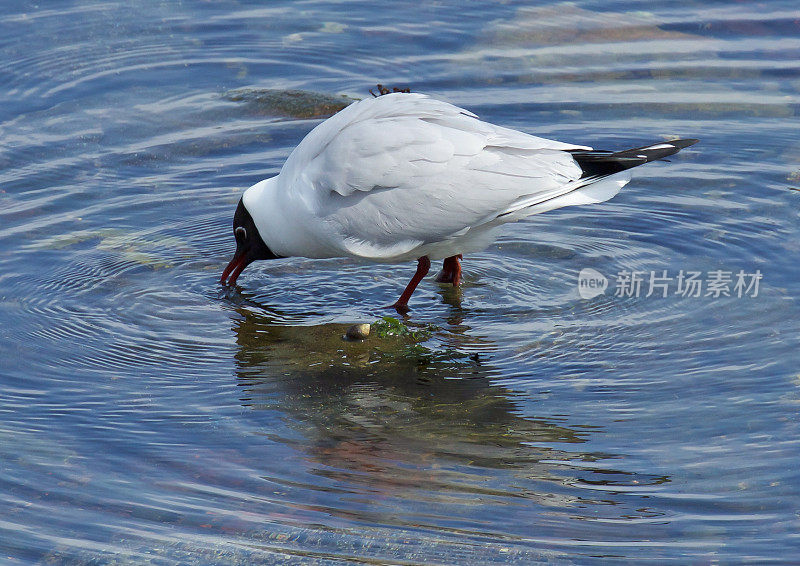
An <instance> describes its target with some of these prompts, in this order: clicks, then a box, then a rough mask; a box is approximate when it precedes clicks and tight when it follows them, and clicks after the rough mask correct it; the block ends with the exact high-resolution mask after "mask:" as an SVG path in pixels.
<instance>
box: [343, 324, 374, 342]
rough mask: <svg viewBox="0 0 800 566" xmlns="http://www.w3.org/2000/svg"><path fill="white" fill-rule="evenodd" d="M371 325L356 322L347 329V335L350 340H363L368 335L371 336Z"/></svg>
mask: <svg viewBox="0 0 800 566" xmlns="http://www.w3.org/2000/svg"><path fill="white" fill-rule="evenodd" d="M369 331H370V325H369V324H367V323H364V324H354V325H353V326H351V327H350V328H348V329H347V333H345V336H346V337H347V339H348V340H363V339H364V338H366V337H367V336H369Z"/></svg>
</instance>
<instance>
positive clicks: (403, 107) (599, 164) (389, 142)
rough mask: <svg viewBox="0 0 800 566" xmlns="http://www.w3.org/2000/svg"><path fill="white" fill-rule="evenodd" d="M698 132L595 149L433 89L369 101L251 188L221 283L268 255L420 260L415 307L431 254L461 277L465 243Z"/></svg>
mask: <svg viewBox="0 0 800 566" xmlns="http://www.w3.org/2000/svg"><path fill="white" fill-rule="evenodd" d="M696 141H697V140H693V139H684V140H675V141H670V142H661V143H657V144H654V145H650V146H646V147H640V148H635V149H629V150H625V151H618V152H611V151H594V150H592V148H590V147H586V146H580V145H573V144H569V143H563V142H559V141H553V140H548V139H544V138H540V137H536V136H532V135H529V134H525V133H523V132H519V131H516V130H511V129H508V128H504V127H502V126H495V125H493V124H489V123H487V122H482V121H481V120H479V119H478V117H477V116H475V114H473V113H471V112H469V111H467V110H464V109H462V108H459V107H457V106H453V105H452V104H448V103H446V102H442V101H439V100H435V99H433V98H429V97H428V96H425V95H422V94H406V93H394V94H387V95H385V96H379V97H377V98H371V99H366V100H362V101H360V102H356V103H354V104H352V105H350V106H348V107H347V108H345V109H343V110H342V111H340V112H339V113H338V114H335V115H334V116H332V117H330V118H328V119H327V120H325V121H324V122H322V123H321V124H319V125H318V126H317V127H315V128H314V129H313V130H311V132H310V133H309V134H308V135H307V136H306V137H305V138H304V139H303V140H302V141H301V142H300V145H298V146H297V147H296V148H295V149H294V151H292V153H291V154H290V155H289V158H288V159H287V160H286V163H285V164H284V165H283V168H282V169H281V171H280V173H279V174H278V175H277V176H275V177H272V178H270V179H265V180H263V181H261V182H260V183H256V184H255V185H253V186H252V187H250V188H249V189H247V190H246V191H245V192H244V194H243V196H242V199H241V200H240V201H239V206H238V207H237V209H236V214H235V215H234V217H233V234H234V237H235V238H236V253H235V254H234V256H233V259H232V260H231V261H230V263H229V264H228V266H227V267H226V268H225V271H223V273H222V277H221V279H220V282H221V283H223V284H225V283H226V281H227V283H229V284H231V285H233V284H234V283H235V282H236V279H237V277H239V274H241V272H242V270H244V268H245V267H247V266H248V265H249V264H250V263H251V262H253V261H255V260H260V259H276V258H283V257H291V256H300V257H308V258H331V257H358V258H366V259H370V260H375V261H382V262H396V261H402V260H408V259H416V260H417V262H418V263H417V272H416V273H415V274H414V277H413V278H412V279H411V282H410V283H409V284H408V286H407V287H406V288H405V290H404V291H403V293H402V295H400V298H399V299H398V300H397V302H396V303H395V304H394V305H392V306H394V307H395V308H396V309H397V310H398V311H399V312H406V311H407V310H408V300H409V298H410V297H411V294H412V293H413V292H414V289H415V288H416V287H417V284H418V283H419V282H420V280H421V279H422V278H423V277H424V276H425V275H426V274H427V273H428V269H429V268H430V260H431V259H443V260H444V264H443V268H442V271H441V272H440V273H439V276H438V278H437V281H440V282H445V283H452V284H453V285H454V286H456V285H458V284H459V283H460V281H461V264H460V260H461V257H462V254H465V253H468V252H475V251H480V250H482V249H484V248H486V247H487V246H488V245H490V244H491V243H492V242H493V241H494V239H495V236H496V232H497V228H498V227H499V226H500V225H502V224H505V223H507V222H513V221H515V220H519V219H520V218H524V217H526V216H530V215H532V214H538V213H540V212H546V211H548V210H553V209H555V208H560V207H562V206H571V205H578V204H592V203H598V202H603V201H606V200H608V199H610V198H611V197H613V196H614V195H615V194H617V192H619V190H620V189H621V188H622V187H623V186H624V185H625V184H626V183H627V182H628V181H629V180H630V174H629V173H628V172H625V170H626V169H630V168H631V167H635V166H637V165H641V164H643V163H647V162H649V161H653V160H656V159H661V158H663V157H667V156H668V155H672V154H673V153H676V152H678V151H679V150H681V149H683V148H685V147H687V146H689V145H692V144H693V143H695V142H696Z"/></svg>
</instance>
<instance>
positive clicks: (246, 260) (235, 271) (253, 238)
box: [219, 199, 281, 285]
mask: <svg viewBox="0 0 800 566" xmlns="http://www.w3.org/2000/svg"><path fill="white" fill-rule="evenodd" d="M233 237H234V238H236V252H235V253H234V254H233V259H232V260H231V261H230V263H228V266H227V267H226V268H225V271H223V272H222V277H220V279H219V282H220V283H222V284H223V285H225V284H226V282H227V284H230V285H233V284H234V283H236V278H237V277H239V274H240V273H241V272H242V271H244V268H245V267H247V266H248V265H250V264H251V263H253V262H254V261H256V260H259V259H278V258H280V257H281V256H279V255H275V254H274V253H272V250H270V249H269V248H268V247H267V244H265V243H264V240H262V239H261V234H259V233H258V228H256V223H255V222H253V217H252V216H250V213H249V212H247V209H246V208H245V206H244V203H243V202H242V200H241V199H239V206H238V207H236V214H234V215H233ZM228 276H230V278H228ZM226 280H227V281H226Z"/></svg>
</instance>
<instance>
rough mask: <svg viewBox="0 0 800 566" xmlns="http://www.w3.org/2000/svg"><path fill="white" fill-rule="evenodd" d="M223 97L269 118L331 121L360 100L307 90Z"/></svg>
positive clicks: (239, 92) (251, 91)
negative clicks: (285, 117) (330, 118)
mask: <svg viewBox="0 0 800 566" xmlns="http://www.w3.org/2000/svg"><path fill="white" fill-rule="evenodd" d="M223 97H224V98H225V99H226V100H230V101H231V102H244V103H246V104H247V107H248V109H250V110H252V111H253V112H256V113H258V114H263V115H268V116H289V117H291V118H306V119H309V118H327V117H329V116H333V115H334V114H336V113H337V112H338V111H339V110H341V109H342V108H345V107H347V106H349V105H350V104H352V103H353V102H356V100H358V99H356V98H351V97H349V96H343V95H330V94H322V93H319V92H311V91H307V90H282V89H271V88H267V89H259V88H239V89H235V90H229V91H228V92H226V93H225V94H224V95H223Z"/></svg>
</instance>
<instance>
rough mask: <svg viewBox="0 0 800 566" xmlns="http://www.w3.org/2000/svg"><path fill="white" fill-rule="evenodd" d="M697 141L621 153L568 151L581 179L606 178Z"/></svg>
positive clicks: (668, 143) (691, 140)
mask: <svg viewBox="0 0 800 566" xmlns="http://www.w3.org/2000/svg"><path fill="white" fill-rule="evenodd" d="M698 141H699V140H694V139H685V140H673V141H670V142H661V143H657V144H653V145H646V146H644V147H634V148H633V149H625V150H623V151H595V150H585V149H578V150H573V151H570V153H571V154H572V157H573V158H574V159H575V161H577V162H578V165H580V166H581V169H582V170H583V175H582V176H581V178H587V177H598V178H600V177H606V176H608V175H613V174H614V173H619V172H620V171H625V170H626V169H630V168H632V167H636V166H637V165H644V164H645V163H649V162H651V161H656V160H658V159H664V158H665V157H669V156H670V155H673V154H675V153H678V152H679V151H680V150H682V149H684V148H686V147H689V146H690V145H694V144H696V143H697V142H698Z"/></svg>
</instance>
